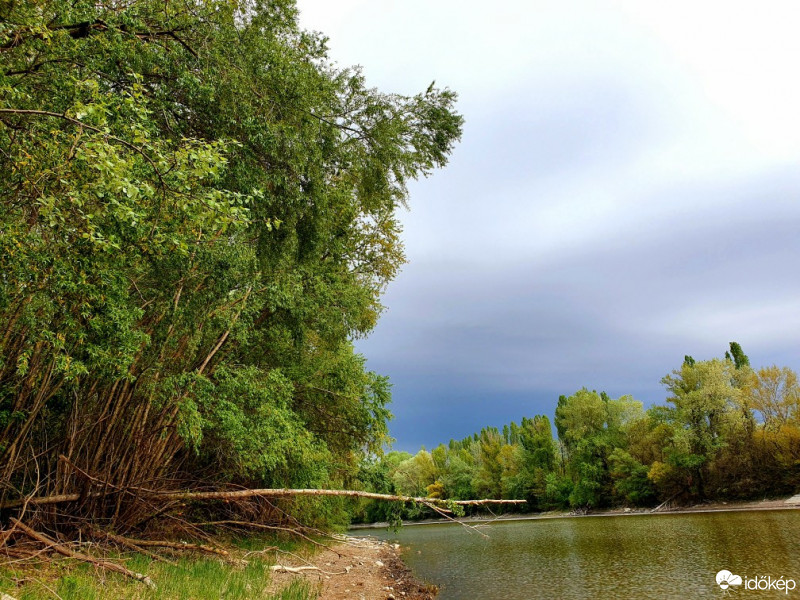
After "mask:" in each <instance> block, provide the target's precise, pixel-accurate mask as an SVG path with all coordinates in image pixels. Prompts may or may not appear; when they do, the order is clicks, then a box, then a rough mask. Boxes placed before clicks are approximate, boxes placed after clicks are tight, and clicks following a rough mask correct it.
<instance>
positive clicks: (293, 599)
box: [0, 536, 319, 600]
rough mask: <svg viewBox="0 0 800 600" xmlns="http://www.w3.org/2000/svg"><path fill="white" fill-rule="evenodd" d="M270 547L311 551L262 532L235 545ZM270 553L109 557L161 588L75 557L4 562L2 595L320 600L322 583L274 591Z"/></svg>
mask: <svg viewBox="0 0 800 600" xmlns="http://www.w3.org/2000/svg"><path fill="white" fill-rule="evenodd" d="M267 546H279V547H281V548H282V549H288V550H291V551H300V552H302V551H304V550H306V548H305V547H300V548H299V549H298V547H297V544H291V543H286V542H280V541H276V540H275V539H274V538H272V539H269V538H263V537H258V536H255V537H250V538H247V539H242V540H236V541H235V542H232V543H231V546H230V547H229V549H230V551H231V554H232V555H235V556H241V555H243V554H244V552H243V551H244V550H257V549H260V548H264V547H267ZM268 556H269V555H263V554H260V555H251V556H248V557H247V564H246V565H242V566H237V565H233V564H230V563H226V562H223V561H221V560H219V559H217V558H205V557H199V556H187V557H184V558H181V559H180V560H179V561H178V564H177V565H169V564H166V563H162V562H157V561H153V560H151V559H150V558H149V557H146V556H143V555H140V554H135V553H126V554H122V555H119V554H118V555H115V556H111V555H110V556H109V557H108V558H111V559H124V564H125V566H126V567H127V568H129V569H131V570H132V571H135V572H137V573H146V574H147V575H148V576H149V577H150V578H151V579H152V581H153V582H154V583H155V585H156V589H155V590H153V589H151V588H148V587H147V586H145V585H144V584H142V583H139V582H136V581H132V580H131V579H128V578H125V577H123V576H120V575H116V574H111V573H107V572H105V571H102V570H99V569H96V568H95V567H93V566H92V565H88V564H79V563H76V562H75V561H72V560H57V559H56V560H53V561H52V562H50V563H48V564H47V565H46V566H43V567H37V568H34V567H30V566H19V565H14V564H11V565H5V566H3V565H0V594H1V593H2V592H5V593H7V594H10V595H11V596H13V597H14V598H16V599H17V600H314V599H316V598H317V597H318V595H319V592H318V590H317V589H316V587H315V586H312V585H310V584H308V583H307V582H305V581H301V580H295V581H294V582H293V583H292V584H291V585H289V586H288V587H286V588H284V589H282V590H280V591H279V592H277V593H270V592H269V591H268V588H269V584H270V580H271V574H272V573H271V571H270V568H269V567H270V566H271V564H273V563H272V561H271V560H270V558H268ZM271 556H273V557H274V554H271ZM20 584H21V585H20Z"/></svg>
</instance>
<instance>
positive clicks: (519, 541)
mask: <svg viewBox="0 0 800 600" xmlns="http://www.w3.org/2000/svg"><path fill="white" fill-rule="evenodd" d="M480 530H481V531H482V532H484V533H485V534H486V535H488V536H489V537H488V538H484V537H482V536H480V535H478V534H476V533H474V532H470V531H468V530H467V529H465V528H464V527H462V526H460V525H454V524H447V525H421V526H409V527H404V528H402V529H401V530H400V531H399V532H397V533H391V532H387V531H385V530H361V531H359V532H358V534H363V535H372V536H374V537H380V538H382V539H387V540H392V541H396V542H398V543H400V544H401V545H402V546H403V549H404V550H403V552H404V554H403V556H404V558H405V560H406V563H407V564H408V565H409V567H411V569H412V570H413V571H414V572H415V574H416V575H417V576H418V577H419V578H421V579H423V580H425V581H429V582H431V583H435V584H437V585H439V586H440V588H441V592H440V596H439V597H440V599H441V600H478V599H482V600H533V599H537V598H547V599H548V600H558V599H564V600H566V599H573V598H575V599H577V598H581V599H583V598H636V599H638V598H667V599H670V598H680V599H681V600H691V599H693V598H740V599H742V600H745V599H747V598H800V589H796V590H794V591H793V592H789V593H788V595H786V594H785V593H784V592H776V591H771V592H758V591H751V590H746V589H743V587H744V586H739V587H738V588H731V589H730V590H728V591H727V592H723V591H722V590H721V589H720V588H719V586H717V584H716V582H715V575H716V573H717V572H718V571H720V570H721V569H728V570H729V571H732V572H733V573H734V574H737V575H741V576H742V577H743V578H744V577H756V576H759V575H764V576H771V577H772V578H773V579H779V578H781V577H784V578H786V579H794V580H795V581H796V582H797V585H798V587H800V511H796V510H783V511H752V512H726V513H705V514H698V513H695V514H686V515H652V516H647V515H627V516H619V517H582V518H571V519H546V520H529V521H506V522H499V523H494V524H491V525H486V526H481V528H480Z"/></svg>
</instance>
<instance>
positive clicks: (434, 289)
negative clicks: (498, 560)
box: [298, 0, 800, 452]
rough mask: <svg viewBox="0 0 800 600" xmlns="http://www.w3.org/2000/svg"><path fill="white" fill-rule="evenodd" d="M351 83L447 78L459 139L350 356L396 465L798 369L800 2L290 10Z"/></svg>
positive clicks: (434, 4)
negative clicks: (389, 417) (374, 401)
mask: <svg viewBox="0 0 800 600" xmlns="http://www.w3.org/2000/svg"><path fill="white" fill-rule="evenodd" d="M298 5H299V8H300V11H301V15H300V23H301V25H302V26H303V27H304V28H306V29H313V30H317V31H322V32H324V33H325V34H326V35H327V36H328V37H329V38H330V43H329V46H330V55H331V57H332V58H333V59H334V60H335V61H337V62H338V63H339V64H340V65H341V66H351V65H356V64H359V65H362V66H363V68H364V73H365V75H366V77H367V81H368V83H369V84H370V85H374V86H376V87H378V88H379V89H381V90H382V91H386V92H398V93H404V94H414V93H417V92H421V91H424V90H425V89H426V88H427V86H428V85H429V84H430V82H431V81H432V80H436V83H437V85H439V86H446V87H449V88H451V89H453V90H454V91H456V92H457V93H458V94H459V102H458V110H459V111H460V112H461V113H462V114H463V115H464V117H465V119H466V122H465V126H464V135H463V139H462V141H461V143H460V144H459V146H458V147H457V148H456V149H455V152H454V153H453V155H452V158H451V161H450V164H449V165H448V166H447V167H446V168H445V169H443V170H440V171H438V172H436V173H435V174H434V175H433V176H432V177H430V178H428V179H425V180H422V181H420V182H417V183H415V184H413V185H412V186H411V200H410V206H411V210H410V212H408V213H405V214H403V215H402V220H403V223H404V229H405V232H404V239H405V243H406V249H407V254H408V257H409V264H408V265H406V266H405V268H404V270H403V272H402V273H401V274H400V276H399V277H398V278H397V279H396V280H395V281H394V282H393V283H392V284H391V285H390V287H389V290H388V292H387V294H386V296H385V304H386V305H387V306H388V310H387V311H386V312H385V314H384V315H383V317H382V319H381V321H380V323H379V324H378V327H377V329H376V330H375V332H374V333H373V334H372V336H371V337H370V338H369V339H367V340H365V341H361V342H359V344H358V348H359V350H360V351H361V352H363V353H364V354H365V355H366V356H367V358H368V365H369V367H370V368H371V369H373V370H376V371H378V372H380V373H382V374H386V375H389V376H390V377H391V380H392V382H393V384H394V388H393V396H394V401H393V406H392V410H393V412H394V413H395V415H396V417H395V420H394V421H393V422H392V423H391V425H390V431H391V434H392V435H393V436H394V437H395V438H396V439H397V443H396V444H395V448H396V449H401V450H409V451H412V452H415V451H416V450H417V449H418V448H419V446H420V445H421V444H424V445H426V446H427V447H429V448H430V447H432V446H435V445H437V444H438V443H440V442H446V441H447V440H448V439H450V438H451V437H454V438H462V437H464V436H466V435H469V434H471V433H473V432H475V431H478V430H480V428H481V427H483V426H486V425H495V426H502V424H504V423H507V422H509V421H512V420H514V421H519V420H520V419H521V418H522V417H523V416H533V415H534V414H538V413H544V414H547V415H548V416H550V417H551V418H552V416H553V413H554V410H555V404H556V401H557V399H558V396H559V394H571V393H573V392H575V391H576V390H578V389H579V388H581V387H583V386H586V387H588V388H590V389H591V388H594V389H597V390H598V391H599V390H606V391H607V392H608V393H609V394H610V395H612V396H615V397H616V396H619V395H622V394H626V393H631V394H633V395H634V396H635V397H636V398H637V399H639V400H641V401H643V402H644V403H645V405H649V404H652V403H654V402H657V403H661V402H664V399H665V393H664V390H663V388H662V387H661V385H660V383H659V381H660V379H661V377H663V376H664V375H665V374H667V373H668V372H669V371H671V370H672V369H674V368H676V367H678V366H679V365H680V363H681V362H682V360H683V356H684V354H691V355H693V356H694V357H695V358H697V359H705V358H712V357H714V356H721V355H722V354H723V353H724V351H725V350H726V348H727V346H728V342H730V341H731V340H735V341H738V342H740V343H741V344H742V346H743V348H744V350H745V352H746V353H747V354H749V356H750V359H751V362H752V364H753V365H754V366H761V365H769V364H773V363H777V364H779V365H787V366H790V367H792V368H795V369H798V367H800V345H798V340H800V310H798V308H799V307H798V298H800V277H798V275H797V269H798V261H797V257H798V256H800V235H798V223H800V202H798V198H799V197H800V77H798V74H797V68H798V61H799V60H800V35H798V34H797V31H798V28H799V26H800V5H798V4H797V3H796V2H793V1H787V2H769V1H764V0H762V1H760V2H758V3H756V2H737V1H732V2H730V1H729V2H721V1H719V2H703V1H698V0H693V1H691V2H683V1H674V0H673V1H671V2H659V3H655V2H642V1H641V0H630V1H613V0H606V1H605V2H599V1H597V2H589V1H584V2H578V1H575V2H571V1H568V0H554V1H551V2H535V1H524V2H522V1H513V2H498V3H494V4H492V3H487V2H471V1H464V0H461V1H456V0H426V1H422V0H403V1H399V0H337V1H336V2H332V1H330V0H299V1H298Z"/></svg>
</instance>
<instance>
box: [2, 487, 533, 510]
mask: <svg viewBox="0 0 800 600" xmlns="http://www.w3.org/2000/svg"><path fill="white" fill-rule="evenodd" d="M132 493H134V494H135V495H137V496H138V497H140V498H146V499H149V500H167V501H170V500H172V501H175V500H177V501H181V500H183V501H192V500H239V499H244V498H256V497H264V498H293V497H296V496H340V497H350V498H368V499H371V500H386V501H387V502H417V503H419V504H425V505H428V506H431V505H435V506H438V507H446V506H447V505H448V503H452V504H455V505H457V506H487V505H520V504H525V502H526V501H525V500H500V499H495V498H485V499H483V500H442V499H440V498H424V497H414V496H397V495H392V494H377V493H375V492H362V491H359V490H318V489H287V488H271V489H246V490H229V491H217V492H182V491H155V490H143V489H141V488H139V489H136V490H135V491H132ZM106 495H109V494H108V492H90V493H88V494H84V495H81V494H60V495H56V496H33V497H27V498H18V499H16V500H8V501H6V502H3V503H2V504H0V509H2V508H16V507H18V506H22V505H24V504H25V503H27V504H30V505H33V506H42V505H46V504H63V503H66V502H76V501H78V500H81V499H85V498H101V497H103V496H106Z"/></svg>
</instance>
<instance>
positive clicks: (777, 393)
mask: <svg viewBox="0 0 800 600" xmlns="http://www.w3.org/2000/svg"><path fill="white" fill-rule="evenodd" d="M747 394H748V396H749V401H750V406H751V407H752V408H753V409H754V410H757V411H758V412H759V413H761V417H762V419H763V420H764V426H765V427H766V428H768V429H777V428H780V427H781V426H783V425H786V424H787V423H790V422H794V423H800V383H798V381H797V374H796V373H795V372H794V371H793V370H792V369H790V368H788V367H778V366H776V365H773V366H771V367H763V368H761V369H759V370H758V371H755V372H754V373H753V376H752V379H751V382H750V385H749V386H748V388H747Z"/></svg>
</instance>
